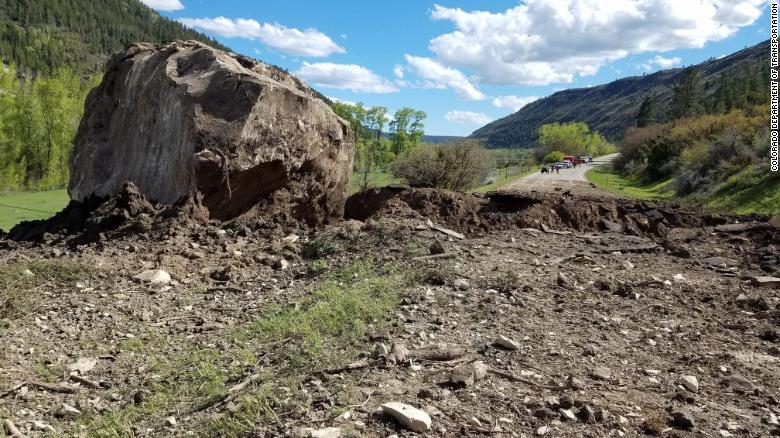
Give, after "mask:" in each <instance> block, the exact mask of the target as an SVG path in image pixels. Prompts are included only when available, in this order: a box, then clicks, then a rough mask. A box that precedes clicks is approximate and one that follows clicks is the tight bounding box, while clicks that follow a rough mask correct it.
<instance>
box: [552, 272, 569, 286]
mask: <svg viewBox="0 0 780 438" xmlns="http://www.w3.org/2000/svg"><path fill="white" fill-rule="evenodd" d="M556 283H557V284H558V286H560V287H565V288H568V287H571V286H572V282H571V280H570V279H569V277H568V276H567V275H566V274H564V273H563V272H559V273H558V278H557V279H556Z"/></svg>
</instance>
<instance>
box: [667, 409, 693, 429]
mask: <svg viewBox="0 0 780 438" xmlns="http://www.w3.org/2000/svg"><path fill="white" fill-rule="evenodd" d="M671 424H672V426H673V427H675V428H677V429H682V430H691V429H693V426H694V423H693V417H691V414H690V413H688V412H686V411H683V410H676V411H673V412H672V423H671Z"/></svg>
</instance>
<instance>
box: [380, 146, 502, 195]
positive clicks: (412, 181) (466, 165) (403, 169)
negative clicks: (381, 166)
mask: <svg viewBox="0 0 780 438" xmlns="http://www.w3.org/2000/svg"><path fill="white" fill-rule="evenodd" d="M492 167H493V160H492V157H491V155H490V152H488V151H487V150H486V149H485V148H483V147H482V144H481V143H480V142H478V141H476V140H463V141H459V142H456V143H450V144H443V145H422V146H419V147H417V148H415V149H412V150H410V151H408V152H404V153H402V154H401V155H400V156H399V157H398V158H397V159H396V160H395V162H394V163H393V167H392V170H393V175H394V176H395V177H396V178H402V179H404V180H406V182H408V183H409V185H411V186H413V187H435V188H440V189H448V190H467V189H470V188H472V187H475V186H477V185H480V184H481V183H482V182H483V181H485V178H486V177H487V175H488V173H489V172H490V169H491V168H492Z"/></svg>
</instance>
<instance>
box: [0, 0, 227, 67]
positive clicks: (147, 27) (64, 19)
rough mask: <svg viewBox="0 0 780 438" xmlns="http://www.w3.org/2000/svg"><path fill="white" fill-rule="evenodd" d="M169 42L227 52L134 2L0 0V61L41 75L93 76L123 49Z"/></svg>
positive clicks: (197, 33)
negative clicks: (60, 71) (66, 71)
mask: <svg viewBox="0 0 780 438" xmlns="http://www.w3.org/2000/svg"><path fill="white" fill-rule="evenodd" d="M175 39H181V40H198V41H202V42H205V43H207V44H209V45H211V46H213V47H216V48H219V49H223V50H227V48H226V47H224V46H222V45H221V44H219V43H217V42H216V41H214V40H212V39H211V38H209V37H207V36H206V35H203V34H202V33H200V32H196V31H194V30H191V29H188V28H186V27H184V26H182V25H181V24H179V23H177V22H175V21H172V20H169V19H167V18H165V17H162V16H161V15H159V14H158V13H157V12H155V11H153V10H151V9H149V8H148V7H146V6H144V5H143V4H142V3H141V2H140V1H138V0H68V1H66V2H63V1H58V0H0V59H2V60H3V61H5V62H13V63H14V64H16V65H17V66H19V67H21V68H22V69H23V70H30V71H33V72H39V73H43V74H44V75H48V74H49V73H50V72H52V71H53V70H54V69H56V68H58V67H62V66H67V67H70V68H72V69H74V70H77V71H86V72H94V71H97V70H98V69H100V68H101V67H102V65H103V63H104V62H105V61H106V60H107V59H108V56H109V55H110V54H112V53H115V52H118V51H120V50H122V49H123V48H125V47H126V46H127V45H128V44H131V43H134V42H137V41H146V42H153V43H163V42H169V41H171V40H175Z"/></svg>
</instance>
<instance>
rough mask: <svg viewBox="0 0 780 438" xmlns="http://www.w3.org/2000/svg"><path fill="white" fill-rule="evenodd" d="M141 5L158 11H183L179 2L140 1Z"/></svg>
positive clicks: (170, 0) (171, 0)
mask: <svg viewBox="0 0 780 438" xmlns="http://www.w3.org/2000/svg"><path fill="white" fill-rule="evenodd" d="M141 3H143V4H145V5H146V6H149V7H150V8H152V9H156V10H158V11H181V10H182V9H184V5H183V4H182V3H181V1H180V0H141Z"/></svg>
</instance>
